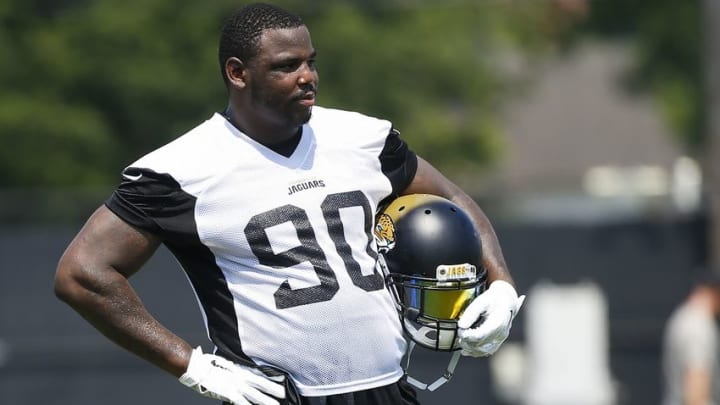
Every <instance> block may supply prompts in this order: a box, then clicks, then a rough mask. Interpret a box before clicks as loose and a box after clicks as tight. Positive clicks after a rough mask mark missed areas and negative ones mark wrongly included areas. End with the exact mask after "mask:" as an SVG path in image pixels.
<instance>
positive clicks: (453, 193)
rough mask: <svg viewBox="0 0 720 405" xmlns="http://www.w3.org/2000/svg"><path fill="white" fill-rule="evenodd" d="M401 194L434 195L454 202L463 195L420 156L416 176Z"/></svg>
mask: <svg viewBox="0 0 720 405" xmlns="http://www.w3.org/2000/svg"><path fill="white" fill-rule="evenodd" d="M401 194H403V195H406V194H434V195H439V196H441V197H445V198H447V199H450V200H452V199H453V198H454V197H457V196H458V195H460V194H462V191H461V190H460V188H459V187H458V186H456V185H455V184H454V183H453V182H451V181H450V180H448V178H447V177H445V176H444V175H443V174H442V173H440V171H439V170H437V169H436V168H435V167H433V166H432V165H431V164H430V163H428V162H427V161H426V160H425V159H423V158H421V157H420V156H418V157H417V170H416V171H415V176H414V177H413V180H412V181H411V182H410V184H409V185H408V187H407V188H406V189H405V190H404V191H403V192H402V193H401Z"/></svg>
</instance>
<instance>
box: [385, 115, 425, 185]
mask: <svg viewBox="0 0 720 405" xmlns="http://www.w3.org/2000/svg"><path fill="white" fill-rule="evenodd" d="M380 166H381V168H382V172H383V174H385V176H386V177H387V178H388V179H389V180H390V183H391V184H392V194H393V195H398V194H399V193H400V192H402V191H403V190H405V189H406V188H407V187H408V186H409V185H410V183H411V182H412V180H413V178H414V177H415V172H416V171H417V155H415V152H413V151H412V150H411V149H410V147H409V146H408V144H407V143H405V141H403V140H402V138H400V132H398V131H397V130H396V129H395V128H391V129H390V133H389V134H388V136H387V138H386V140H385V146H384V147H383V150H382V152H380Z"/></svg>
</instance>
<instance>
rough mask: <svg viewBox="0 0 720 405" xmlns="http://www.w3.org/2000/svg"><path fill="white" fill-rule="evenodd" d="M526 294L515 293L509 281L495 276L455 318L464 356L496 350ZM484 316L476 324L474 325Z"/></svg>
mask: <svg viewBox="0 0 720 405" xmlns="http://www.w3.org/2000/svg"><path fill="white" fill-rule="evenodd" d="M523 301H525V296H524V295H522V296H520V297H518V295H517V292H516V291H515V288H513V286H512V285H510V283H508V282H506V281H502V280H496V281H494V282H493V283H492V284H490V288H488V289H487V291H485V292H484V293H482V294H480V295H479V296H478V297H476V298H475V299H474V300H473V301H472V302H471V303H470V305H469V306H468V307H467V309H465V312H463V314H462V315H461V316H460V319H458V337H459V338H460V348H461V349H462V352H461V353H462V354H463V355H464V356H472V357H484V356H490V355H491V354H493V353H495V352H496V351H497V350H498V349H499V348H500V345H502V343H503V342H504V341H505V339H507V337H508V335H510V327H511V326H512V321H513V319H515V315H517V313H518V311H519V310H520V307H521V306H522V303H523ZM481 317H482V318H484V319H483V320H482V323H480V325H479V326H477V327H474V328H473V325H474V324H475V323H476V322H477V321H478V320H480V318H481Z"/></svg>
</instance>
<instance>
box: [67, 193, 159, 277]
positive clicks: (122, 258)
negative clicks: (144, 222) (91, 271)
mask: <svg viewBox="0 0 720 405" xmlns="http://www.w3.org/2000/svg"><path fill="white" fill-rule="evenodd" d="M160 242H161V240H160V238H159V237H158V236H155V235H153V234H151V233H149V232H147V231H143V230H140V229H139V228H136V227H134V226H132V225H130V224H128V223H127V222H125V221H123V220H122V219H120V218H119V217H118V216H117V215H116V214H115V213H113V212H112V211H111V210H110V209H108V208H107V207H106V206H104V205H103V206H101V207H100V208H98V209H97V210H96V211H95V212H94V213H93V215H92V216H91V217H90V218H89V219H88V221H87V222H86V224H85V225H84V226H83V228H82V229H81V230H80V232H79V233H78V234H77V236H76V237H75V239H74V240H73V241H72V242H71V243H70V246H68V249H67V251H66V252H65V255H64V258H65V259H67V260H70V261H73V262H75V263H77V264H79V265H83V266H87V267H92V268H96V269H97V268H112V269H114V270H116V271H117V272H119V273H121V274H123V275H124V276H125V277H129V276H131V275H132V274H133V273H135V272H137V271H138V270H139V269H140V268H141V267H142V265H143V264H145V262H146V261H147V260H148V259H149V258H150V257H151V256H152V255H153V253H155V251H156V250H157V248H158V246H159V245H160Z"/></svg>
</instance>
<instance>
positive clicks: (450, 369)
mask: <svg viewBox="0 0 720 405" xmlns="http://www.w3.org/2000/svg"><path fill="white" fill-rule="evenodd" d="M415 346H416V345H415V342H414V341H412V340H411V341H410V344H409V345H408V350H407V362H406V364H405V373H406V375H407V381H408V382H409V383H410V384H412V385H413V386H414V387H416V388H417V389H420V390H428V391H435V390H436V389H438V388H440V386H441V385H443V384H445V383H446V382H448V381H450V379H451V378H452V376H453V373H454V372H455V367H456V366H457V364H458V361H459V360H460V350H456V351H454V352H453V354H452V356H451V357H450V361H449V362H448V365H447V368H446V369H445V373H444V374H443V375H442V376H440V378H438V379H437V380H435V381H434V382H432V383H431V384H426V383H424V382H422V381H420V380H418V379H416V378H413V377H411V376H410V375H409V374H407V372H408V370H409V369H410V356H411V355H412V352H413V349H415Z"/></svg>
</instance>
